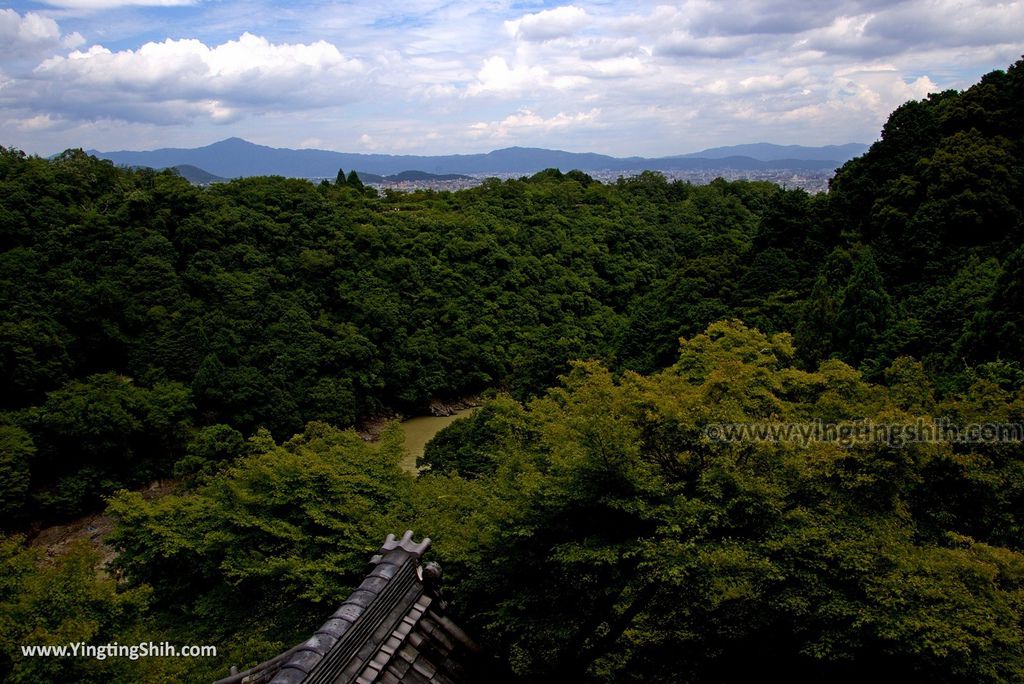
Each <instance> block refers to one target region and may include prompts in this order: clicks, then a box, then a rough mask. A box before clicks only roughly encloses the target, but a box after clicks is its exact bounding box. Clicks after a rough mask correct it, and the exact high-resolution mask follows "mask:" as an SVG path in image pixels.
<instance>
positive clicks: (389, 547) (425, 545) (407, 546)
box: [380, 530, 430, 556]
mask: <svg viewBox="0 0 1024 684" xmlns="http://www.w3.org/2000/svg"><path fill="white" fill-rule="evenodd" d="M429 548H430V537H424V538H423V540H422V541H420V542H419V543H415V542H413V540H412V530H406V531H405V534H403V535H402V538H401V539H400V540H399V539H395V535H393V534H389V535H388V536H387V538H386V539H385V540H384V545H383V546H381V547H380V554H381V555H385V554H387V552H388V551H394V550H395V549H402V550H403V551H408V552H409V553H412V554H415V555H416V556H422V555H423V554H424V553H426V551H427V549H429Z"/></svg>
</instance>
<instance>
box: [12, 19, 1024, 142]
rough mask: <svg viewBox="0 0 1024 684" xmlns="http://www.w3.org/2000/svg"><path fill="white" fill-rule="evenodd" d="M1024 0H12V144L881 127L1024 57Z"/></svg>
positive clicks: (646, 138) (618, 138)
mask: <svg viewBox="0 0 1024 684" xmlns="http://www.w3.org/2000/svg"><path fill="white" fill-rule="evenodd" d="M1022 26H1024V2H1008V3H996V2H982V1H979V0H961V1H956V2H953V1H944V0H906V1H898V0H895V1H894V0H889V1H882V0H834V1H833V2H829V3H819V2H808V1H805V0H800V1H797V0H736V1H734V2H722V1H717V2H716V1H712V0H686V1H685V2H676V3H670V2H664V1H663V2H644V1H642V0H640V1H634V2H583V1H577V2H573V3H568V4H567V3H549V2H508V1H503V0H476V1H472V2H468V1H463V0H406V1H404V2H399V1H394V0H377V1H376V2H371V3H365V2H322V1H313V2H303V3H286V2H270V1H268V0H242V1H239V2H235V1H232V0H46V1H45V2H44V1H40V2H15V3H12V4H8V5H4V4H2V0H0V145H5V146H9V147H18V148H21V149H24V150H26V151H28V152H32V153H38V154H51V153H54V152H57V151H60V150H63V149H65V148H67V147H83V148H87V149H88V148H94V149H100V150H115V149H151V148H154V147H166V146H180V147H194V146H199V145H205V144H208V143H211V142H214V141H216V140H220V139H223V138H227V137H231V136H238V137H242V138H246V139H248V140H251V141H253V142H257V143H261V144H265V145H272V146H275V147H318V148H324V149H333V150H341V151H351V152H387V153H398V154H406V153H408V154H441V153H458V152H479V151H487V150H491V149H496V148H500V147H508V146H512V145H522V146H538V147H552V148H560V149H568V150H573V151H594V152H603V153H607V154H615V155H622V156H626V155H644V156H661V155H669V154H678V153H684V152H691V151H696V150H700V149H703V148H706V147H712V146H716V145H725V144H735V143H744V142H759V141H767V142H776V143H782V144H793V143H798V144H808V145H820V144H830V143H845V142H851V141H858V142H870V141H872V140H874V139H875V138H876V137H877V134H878V131H879V129H880V128H881V125H882V123H883V122H884V121H885V118H886V116H887V115H888V113H889V112H890V111H891V110H892V109H893V108H894V107H896V106H898V105H899V104H900V103H902V102H904V101H906V100H908V99H912V98H920V97H923V96H925V95H926V94H927V93H929V92H934V91H936V90H942V89H946V88H964V87H966V86H968V85H970V84H971V83H972V82H974V81H975V80H976V79H977V78H978V77H979V76H980V75H982V74H984V73H985V72H987V71H990V70H991V69H994V68H1005V67H1006V66H1008V65H1009V64H1010V63H1012V62H1014V61H1015V60H1016V59H1019V58H1020V55H1021V53H1022V52H1024V38H1022V37H1021V32H1020V28H1021V27H1022Z"/></svg>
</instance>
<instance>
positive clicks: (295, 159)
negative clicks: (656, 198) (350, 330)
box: [90, 138, 849, 178]
mask: <svg viewBox="0 0 1024 684" xmlns="http://www.w3.org/2000/svg"><path fill="white" fill-rule="evenodd" d="M741 147H742V146H741ZM773 147H777V148H778V149H779V150H780V156H779V157H777V158H776V159H777V161H766V160H763V159H758V158H756V157H754V156H753V155H739V154H730V155H725V156H724V157H721V158H716V159H712V158H709V157H705V156H702V157H695V156H693V155H682V156H676V157H663V158H659V159H645V158H643V157H626V158H617V157H610V156H607V155H603V154H593V153H579V152H565V151H561V150H546V149H541V148H532V147H508V148H505V149H501V150H494V151H493V152H488V153H486V154H453V155H442V156H418V155H391V154H355V153H346V152H331V151H328V150H308V149H303V150H292V149H287V148H275V147H267V146H265V145H257V144H254V143H251V142H248V141H245V140H242V139H241V138H228V139H227V140H222V141H220V142H216V143H213V144H212V145H207V146H206V147H198V148H194V149H179V148H164V149H159V150H151V151H147V152H129V151H120V152H96V151H90V153H91V154H94V155H96V156H97V157H100V158H102V159H110V160H111V161H113V162H115V163H117V164H123V165H127V166H150V167H153V168H166V167H171V166H181V165H191V166H196V167H199V168H201V169H205V170H206V171H207V172H209V173H211V174H214V175H217V176H222V177H226V178H237V177H239V176H267V175H280V176H292V177H299V178H334V177H335V176H336V175H337V173H338V169H339V168H340V169H345V171H349V170H352V169H355V170H356V171H357V172H358V173H359V174H360V175H363V174H375V175H380V176H388V175H393V174H399V173H402V172H405V171H408V170H409V169H417V170H418V171H419V172H421V173H429V174H435V175H437V174H440V175H446V174H476V175H480V174H530V173H536V172H537V171H541V170H543V169H547V168H559V169H561V170H563V171H569V170H571V169H580V170H582V171H621V172H635V171H641V170H644V169H650V170H655V171H657V170H662V171H670V170H683V169H715V168H731V169H767V168H771V169H830V168H835V167H837V166H839V165H840V164H841V163H842V161H843V160H844V159H845V158H847V157H846V156H845V153H844V154H837V157H836V158H825V159H821V158H810V157H803V156H801V155H794V154H781V151H786V152H789V151H790V150H789V148H788V147H782V146H773ZM847 147H849V146H848V145H844V146H838V147H836V148H835V149H836V150H842V149H845V148H847ZM721 149H727V148H721ZM806 149H819V150H820V149H826V148H806Z"/></svg>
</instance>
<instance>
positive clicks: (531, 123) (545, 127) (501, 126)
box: [470, 108, 601, 138]
mask: <svg viewBox="0 0 1024 684" xmlns="http://www.w3.org/2000/svg"><path fill="white" fill-rule="evenodd" d="M600 115H601V110H600V109H597V108H595V109H591V110H590V111H589V112H577V113H575V114H566V113H564V112H559V113H558V114H555V115H554V116H552V117H549V118H547V119H545V118H544V117H542V116H540V115H538V114H536V113H535V112H533V111H532V110H530V109H525V108H524V109H520V110H519V111H518V112H516V113H514V114H509V115H508V116H506V117H505V118H504V119H502V120H501V121H492V122H490V123H487V122H479V123H475V124H473V125H472V126H470V135H471V136H473V137H481V136H487V137H489V138H506V137H508V136H509V135H512V134H521V133H523V132H528V131H539V132H543V133H549V132H551V131H553V130H555V129H562V128H568V127H576V126H579V125H593V124H594V123H595V122H596V121H597V119H598V117H600Z"/></svg>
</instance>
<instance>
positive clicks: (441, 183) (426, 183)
mask: <svg viewBox="0 0 1024 684" xmlns="http://www.w3.org/2000/svg"><path fill="white" fill-rule="evenodd" d="M586 173H587V175H589V176H590V177H591V178H594V179H595V180H598V181H601V182H602V183H614V182H615V181H617V180H618V179H619V178H621V177H624V178H628V177H630V176H633V175H636V174H638V173H640V171H618V170H614V171H600V170H599V171H587V172H586ZM656 173H660V174H662V175H664V176H665V177H666V178H668V179H669V180H680V181H683V182H686V183H693V184H694V185H706V184H708V183H710V182H711V181H713V180H715V179H716V178H724V179H725V180H730V181H732V180H752V181H768V182H770V183H775V184H777V185H779V186H781V187H783V188H786V189H789V190H793V189H797V188H799V189H801V190H805V191H807V192H809V193H811V194H817V193H819V192H824V191H826V190H828V182H829V180H830V179H831V178H832V176H833V175H834V173H835V171H827V170H824V169H808V170H801V171H794V170H793V169H754V170H751V169H697V170H673V171H657V172H656ZM529 175H530V174H523V173H491V174H479V175H474V176H471V177H467V178H459V179H454V180H434V179H422V180H405V181H380V182H368V183H366V185H368V186H370V187H373V188H377V189H378V190H398V191H402V192H415V191H417V190H434V191H444V190H448V191H454V190H464V189H466V188H473V187H476V186H478V185H480V184H481V183H483V182H484V180H485V179H486V178H500V179H502V180H506V179H509V178H521V177H523V176H529ZM313 180H322V179H320V178H316V179H313Z"/></svg>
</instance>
